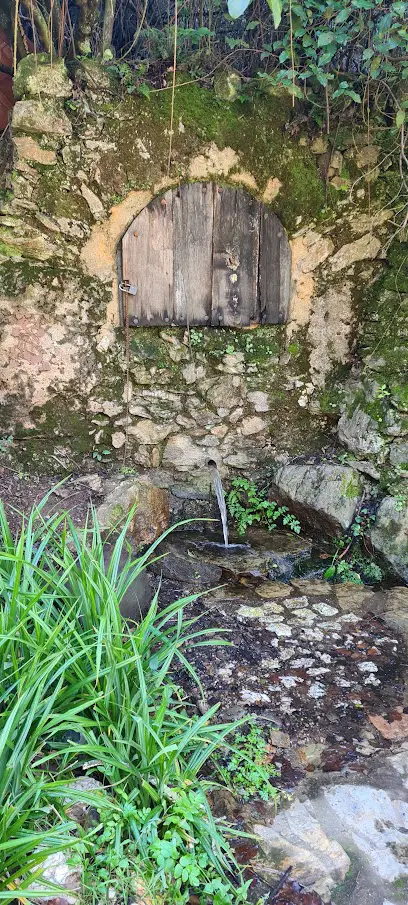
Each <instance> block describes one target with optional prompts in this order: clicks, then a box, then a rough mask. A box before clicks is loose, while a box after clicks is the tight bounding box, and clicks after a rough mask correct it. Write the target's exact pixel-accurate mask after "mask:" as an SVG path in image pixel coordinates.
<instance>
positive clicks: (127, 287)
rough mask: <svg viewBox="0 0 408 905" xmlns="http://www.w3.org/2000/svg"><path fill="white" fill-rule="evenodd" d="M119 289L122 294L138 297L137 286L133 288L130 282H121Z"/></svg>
mask: <svg viewBox="0 0 408 905" xmlns="http://www.w3.org/2000/svg"><path fill="white" fill-rule="evenodd" d="M119 289H120V291H121V292H127V293H128V295H136V293H137V289H136V286H132V285H131V283H129V280H121V282H120V283H119Z"/></svg>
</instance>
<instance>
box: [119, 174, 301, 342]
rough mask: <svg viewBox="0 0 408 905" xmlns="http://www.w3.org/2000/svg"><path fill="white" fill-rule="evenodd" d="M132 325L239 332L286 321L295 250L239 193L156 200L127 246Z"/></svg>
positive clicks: (189, 191)
mask: <svg viewBox="0 0 408 905" xmlns="http://www.w3.org/2000/svg"><path fill="white" fill-rule="evenodd" d="M122 262H123V267H122V270H123V273H122V276H123V279H124V280H129V282H130V283H131V284H132V285H134V286H135V287H136V289H137V293H136V295H127V296H126V302H127V306H128V314H129V323H130V324H131V326H138V325H148V326H149V325H151V326H154V325H161V324H180V325H184V326H185V325H191V326H194V325H199V324H201V325H206V324H212V325H213V326H229V327H241V326H248V325H249V324H252V323H259V322H261V323H266V324H279V323H284V322H285V321H286V320H287V316H288V308H289V296H290V275H291V251H290V245H289V242H288V238H287V235H286V232H285V230H284V228H283V226H282V224H281V223H280V221H279V220H278V218H277V217H276V216H275V214H273V213H272V212H271V211H270V210H269V209H268V208H267V207H266V206H265V205H261V204H260V203H259V202H258V201H256V199H254V198H252V197H251V195H249V194H248V193H247V192H245V191H243V190H242V189H240V188H226V187H221V186H218V185H214V184H213V183H194V184H191V185H182V186H180V187H179V188H177V189H173V190H170V191H168V192H166V194H165V195H163V196H162V197H161V198H155V199H154V200H153V201H152V202H151V203H150V204H149V205H148V206H147V207H146V208H145V209H144V210H143V211H141V213H140V214H139V215H138V216H137V217H136V218H135V220H134V221H133V223H132V224H131V226H130V227H129V229H128V230H127V232H126V233H125V235H124V237H123V240H122Z"/></svg>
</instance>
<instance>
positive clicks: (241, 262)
mask: <svg viewBox="0 0 408 905" xmlns="http://www.w3.org/2000/svg"><path fill="white" fill-rule="evenodd" d="M259 217H260V215H259V203H258V201H256V200H255V199H254V198H251V196H250V195H248V193H247V192H244V191H243V190H242V189H232V188H220V186H214V251H213V282H212V295H213V299H212V324H213V325H214V326H218V325H220V326H228V327H239V326H245V325H248V324H250V323H254V322H256V321H258V318H259V311H258V257H259Z"/></svg>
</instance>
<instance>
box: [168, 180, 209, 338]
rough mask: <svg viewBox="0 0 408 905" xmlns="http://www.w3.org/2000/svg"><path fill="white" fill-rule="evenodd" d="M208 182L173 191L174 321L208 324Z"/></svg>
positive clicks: (189, 323)
mask: <svg viewBox="0 0 408 905" xmlns="http://www.w3.org/2000/svg"><path fill="white" fill-rule="evenodd" d="M213 220H214V208H213V188H212V184H211V183H205V182H201V183H198V182H197V183H194V184H192V185H182V186H180V188H178V189H175V190H174V192H173V238H174V318H175V322H176V323H177V324H185V325H187V324H188V325H193V324H204V325H205V324H209V323H210V318H211V294H212V289H211V278H212V246H213Z"/></svg>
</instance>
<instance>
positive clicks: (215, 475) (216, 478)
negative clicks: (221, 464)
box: [208, 459, 228, 547]
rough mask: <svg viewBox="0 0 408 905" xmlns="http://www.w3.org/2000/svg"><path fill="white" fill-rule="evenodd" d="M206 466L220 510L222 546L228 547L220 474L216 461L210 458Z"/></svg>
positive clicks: (225, 512) (225, 507)
mask: <svg viewBox="0 0 408 905" xmlns="http://www.w3.org/2000/svg"><path fill="white" fill-rule="evenodd" d="M208 467H209V469H210V471H211V475H212V480H213V486H214V490H215V495H216V497H217V503H218V508H219V510H220V517H221V524H222V533H223V536H224V546H225V547H228V516H227V506H226V503H225V494H224V488H223V486H222V481H221V476H220V473H219V471H218V468H217V464H216V462H214V461H213V460H212V459H211V460H210V461H209V463H208Z"/></svg>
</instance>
